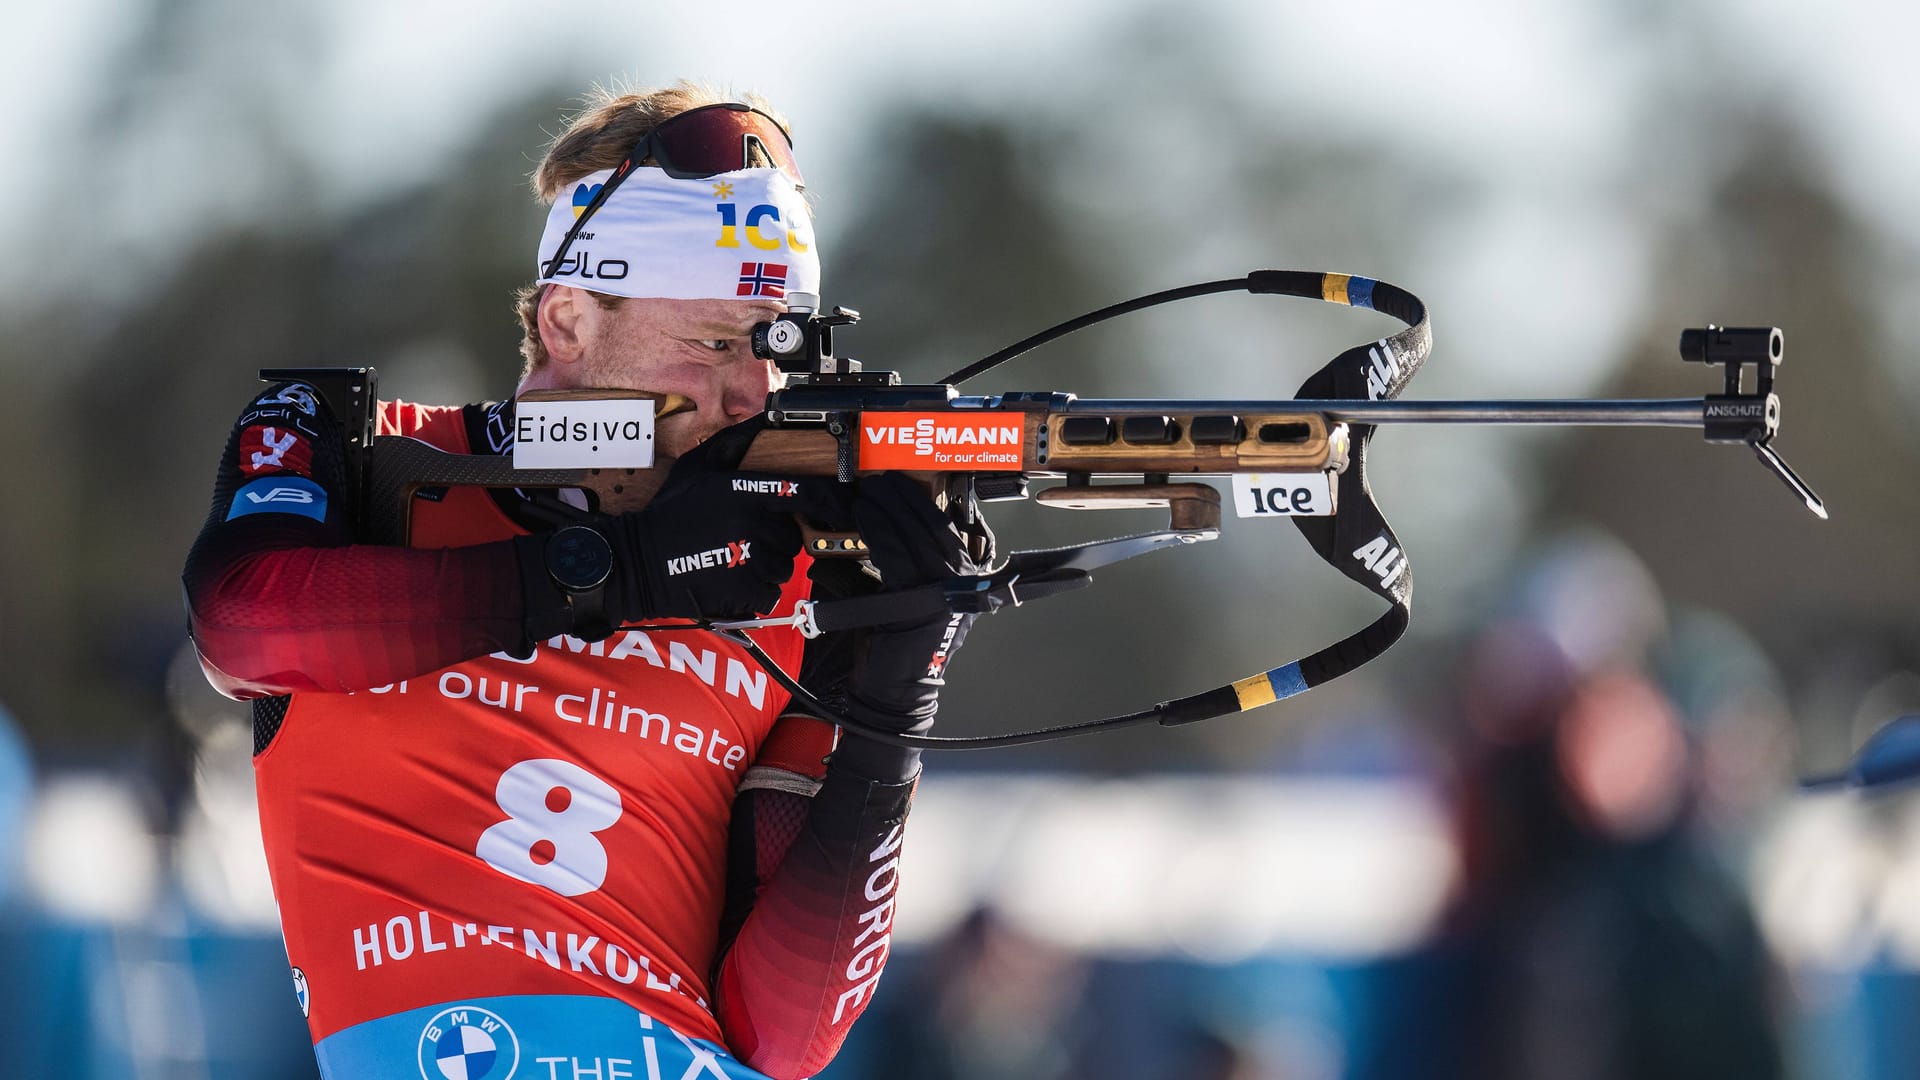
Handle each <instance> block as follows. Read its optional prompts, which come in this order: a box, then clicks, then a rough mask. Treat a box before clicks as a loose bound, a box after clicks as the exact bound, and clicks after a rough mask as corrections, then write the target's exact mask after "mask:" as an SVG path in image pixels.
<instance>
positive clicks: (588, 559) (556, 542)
mask: <svg viewBox="0 0 1920 1080" xmlns="http://www.w3.org/2000/svg"><path fill="white" fill-rule="evenodd" d="M612 572H613V549H612V548H611V547H608V546H607V540H606V537H604V536H601V535H600V534H599V533H597V532H594V531H593V530H592V529H589V528H587V527H586V526H584V525H569V526H567V527H566V528H564V529H561V530H560V531H559V532H557V533H554V534H553V539H551V540H548V541H547V573H549V574H552V575H553V580H554V581H555V582H557V583H558V584H559V585H560V587H561V588H563V589H570V590H573V591H575V592H579V591H583V590H586V589H594V588H598V587H600V586H601V585H604V584H606V580H607V575H608V574H610V573H612Z"/></svg>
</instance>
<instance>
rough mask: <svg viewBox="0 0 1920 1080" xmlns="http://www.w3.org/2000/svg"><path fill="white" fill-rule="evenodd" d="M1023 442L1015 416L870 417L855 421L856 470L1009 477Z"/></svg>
mask: <svg viewBox="0 0 1920 1080" xmlns="http://www.w3.org/2000/svg"><path fill="white" fill-rule="evenodd" d="M1025 438H1026V424H1025V414H1023V413H1017V412H998V413H972V414H965V415H956V414H954V413H950V412H940V413H918V412H888V413H878V412H870V413H866V414H864V415H862V416H861V417H860V468H862V469H869V470H872V469H920V470H932V471H935V472H945V471H951V472H963V471H965V472H971V471H984V472H995V471H1004V472H1015V471H1018V470H1019V468H1020V465H1021V449H1022V448H1021V444H1022V442H1023V441H1024V440H1025Z"/></svg>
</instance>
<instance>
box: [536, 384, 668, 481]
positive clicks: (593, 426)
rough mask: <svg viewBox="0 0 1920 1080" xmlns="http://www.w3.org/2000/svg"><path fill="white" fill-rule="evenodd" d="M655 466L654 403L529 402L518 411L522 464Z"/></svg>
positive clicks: (623, 400) (642, 400)
mask: <svg viewBox="0 0 1920 1080" xmlns="http://www.w3.org/2000/svg"><path fill="white" fill-rule="evenodd" d="M652 466H653V402H652V400H650V399H647V398H614V399H611V400H604V401H525V400H522V401H521V402H520V403H519V405H518V407H517V409H516V412H515V415H514V424H513V467H514V468H516V469H646V468H651V467H652Z"/></svg>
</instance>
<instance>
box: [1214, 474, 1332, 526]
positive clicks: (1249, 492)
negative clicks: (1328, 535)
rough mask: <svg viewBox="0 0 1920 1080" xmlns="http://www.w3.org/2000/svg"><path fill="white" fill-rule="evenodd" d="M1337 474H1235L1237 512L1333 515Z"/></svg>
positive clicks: (1277, 515) (1246, 515)
mask: <svg viewBox="0 0 1920 1080" xmlns="http://www.w3.org/2000/svg"><path fill="white" fill-rule="evenodd" d="M1333 493H1334V487H1333V474H1332V473H1326V472H1299V473H1234V474H1233V512H1234V513H1236V514H1238V515H1240V516H1241V517H1243V518H1280V517H1331V516H1333V512H1334V504H1333Z"/></svg>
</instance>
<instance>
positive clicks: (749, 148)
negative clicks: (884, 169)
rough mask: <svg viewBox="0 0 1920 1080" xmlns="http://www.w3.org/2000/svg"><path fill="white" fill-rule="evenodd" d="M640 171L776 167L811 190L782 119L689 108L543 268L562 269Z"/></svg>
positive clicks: (617, 175)
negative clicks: (589, 227) (593, 222)
mask: <svg viewBox="0 0 1920 1080" xmlns="http://www.w3.org/2000/svg"><path fill="white" fill-rule="evenodd" d="M636 168H657V169H659V170H660V171H661V172H664V173H666V174H667V175H668V176H671V177H673V178H674V179H676V180H704V179H706V178H707V177H709V176H716V175H718V174H720V173H726V172H733V171H735V170H737V169H761V168H774V169H779V170H780V171H781V173H783V174H785V176H786V178H787V179H789V180H791V181H793V186H794V188H795V189H797V190H802V191H804V190H805V189H806V186H807V183H806V180H805V178H803V177H802V176H801V175H800V163H799V162H797V161H795V160H794V159H793V138H792V136H790V135H788V134H787V129H786V128H784V127H781V126H780V122H779V121H778V120H775V119H774V118H773V117H771V116H768V115H767V114H766V113H764V112H761V111H760V110H759V109H756V108H754V107H753V106H751V105H747V104H744V103H742V102H738V101H723V102H721V103H719V104H717V105H702V106H700V107H699V108H696V109H688V110H687V111H686V112H683V113H679V114H677V115H675V116H672V117H669V118H667V119H666V120H663V121H661V122H660V123H659V124H657V125H655V127H654V128H653V130H652V131H649V132H647V133H646V134H645V135H643V136H641V137H640V141H639V142H637V143H635V144H634V145H633V150H632V151H630V152H629V153H628V154H627V158H626V160H625V161H622V162H621V163H620V167H619V168H617V169H615V170H613V175H612V176H609V177H608V178H607V182H606V183H605V184H602V185H601V186H600V191H599V193H598V194H596V195H595V196H594V197H593V201H592V202H589V203H588V204H587V205H586V206H585V207H584V208H582V209H581V211H580V213H579V214H578V215H577V216H576V218H575V220H574V223H573V228H571V229H569V230H567V235H566V236H565V237H564V238H562V239H561V241H560V247H559V250H557V251H555V252H554V253H553V258H552V259H551V260H550V261H549V262H548V263H546V264H543V265H549V266H559V265H561V262H560V260H562V259H564V258H565V257H566V255H567V251H568V249H570V248H572V247H573V241H574V238H575V237H576V236H579V235H580V229H581V227H582V226H584V225H586V223H587V219H589V218H591V217H592V216H593V213H594V211H596V210H598V209H600V207H601V206H602V205H604V204H605V203H606V201H607V197H608V196H610V195H612V194H613V192H614V189H615V188H617V187H619V186H620V182H621V181H623V180H625V179H626V178H627V177H629V176H631V175H633V171H634V170H635V169H636Z"/></svg>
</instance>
